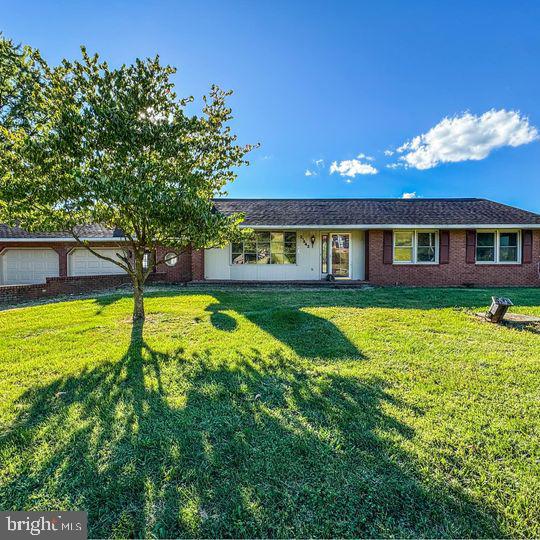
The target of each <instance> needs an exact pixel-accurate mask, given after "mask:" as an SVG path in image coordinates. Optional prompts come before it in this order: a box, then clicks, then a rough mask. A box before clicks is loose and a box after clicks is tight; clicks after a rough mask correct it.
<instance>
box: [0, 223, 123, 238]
mask: <svg viewBox="0 0 540 540" xmlns="http://www.w3.org/2000/svg"><path fill="white" fill-rule="evenodd" d="M77 232H78V234H79V237H80V238H96V239H99V238H101V239H103V238H105V239H107V238H121V237H122V236H123V234H122V231H120V230H119V229H116V230H113V229H107V228H106V227H103V226H102V225H96V224H94V225H82V226H81V227H80V229H79V230H78V231H77ZM2 238H23V239H24V238H72V236H71V235H70V234H69V233H66V232H28V231H25V230H24V229H21V228H20V227H8V226H7V225H2V224H1V223H0V240H1V239H2Z"/></svg>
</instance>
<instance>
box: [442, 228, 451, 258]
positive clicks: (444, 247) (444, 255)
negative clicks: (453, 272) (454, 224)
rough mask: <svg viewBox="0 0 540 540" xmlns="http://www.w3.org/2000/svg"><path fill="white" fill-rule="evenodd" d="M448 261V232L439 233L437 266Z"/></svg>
mask: <svg viewBox="0 0 540 540" xmlns="http://www.w3.org/2000/svg"><path fill="white" fill-rule="evenodd" d="M449 261H450V231H439V264H448V262H449Z"/></svg>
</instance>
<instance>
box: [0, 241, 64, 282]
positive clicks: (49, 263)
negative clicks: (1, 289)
mask: <svg viewBox="0 0 540 540" xmlns="http://www.w3.org/2000/svg"><path fill="white" fill-rule="evenodd" d="M0 259H1V261H0V262H1V264H2V280H1V281H0V282H1V283H3V285H26V284H29V283H45V278H47V277H57V276H58V253H56V251H54V250H53V249H8V250H6V251H4V253H3V255H0Z"/></svg>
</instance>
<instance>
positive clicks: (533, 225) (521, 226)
mask: <svg viewBox="0 0 540 540" xmlns="http://www.w3.org/2000/svg"><path fill="white" fill-rule="evenodd" d="M240 227H242V228H249V229H269V228H270V229H295V230H296V229H324V230H328V231H330V230H336V231H339V230H344V229H358V230H366V229H540V223H517V224H516V223H504V224H501V223H460V224H441V223H433V224H422V225H415V224H414V223H410V224H396V223H384V224H381V223H368V224H365V225H364V224H362V225H358V224H352V225H351V224H349V225H348V224H346V223H344V224H343V225H335V224H333V225H277V224H276V225H246V224H241V225H240Z"/></svg>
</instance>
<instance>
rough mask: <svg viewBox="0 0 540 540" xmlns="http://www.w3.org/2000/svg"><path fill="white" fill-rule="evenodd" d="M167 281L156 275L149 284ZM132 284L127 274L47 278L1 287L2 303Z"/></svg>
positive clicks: (151, 277)
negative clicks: (29, 283) (31, 283)
mask: <svg viewBox="0 0 540 540" xmlns="http://www.w3.org/2000/svg"><path fill="white" fill-rule="evenodd" d="M164 281H166V275H165V274H163V273H155V274H152V275H151V276H149V278H148V280H147V283H160V282H164ZM129 283H131V279H130V277H129V276H127V275H125V274H116V275H107V276H70V277H52V278H47V280H46V282H45V283H38V284H34V285H0V303H7V304H16V303H18V302H24V301H28V300H35V299H37V298H49V297H52V296H61V295H70V294H81V293H86V292H94V291H100V290H106V289H113V288H116V287H120V286H121V285H126V284H129Z"/></svg>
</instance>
